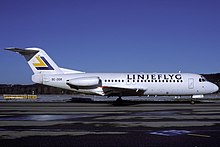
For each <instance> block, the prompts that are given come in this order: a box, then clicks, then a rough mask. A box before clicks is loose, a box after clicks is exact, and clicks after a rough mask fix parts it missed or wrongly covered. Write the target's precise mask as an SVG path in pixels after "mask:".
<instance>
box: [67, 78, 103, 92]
mask: <svg viewBox="0 0 220 147" xmlns="http://www.w3.org/2000/svg"><path fill="white" fill-rule="evenodd" d="M66 84H67V85H69V86H70V87H71V88H75V89H91V88H96V87H98V86H100V85H101V79H100V78H99V77H81V78H75V79H70V80H67V81H66Z"/></svg>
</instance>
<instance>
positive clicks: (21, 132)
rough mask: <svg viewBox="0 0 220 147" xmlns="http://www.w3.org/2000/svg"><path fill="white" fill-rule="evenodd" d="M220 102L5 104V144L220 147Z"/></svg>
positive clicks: (0, 111) (1, 115)
mask: <svg viewBox="0 0 220 147" xmlns="http://www.w3.org/2000/svg"><path fill="white" fill-rule="evenodd" d="M219 143H220V102H219V101H213V102H196V103H195V104H190V103H189V102H144V103H140V102H138V103H129V102H125V103H121V104H115V103H113V104H112V103H107V102H106V103H104V102H101V103H98V102H97V103H96V102H93V103H90V102H84V103H83V102H0V146H1V147H4V146H111V147H112V146H120V147H121V146H178V147H181V146H184V147H192V146H193V147H201V146H204V147H207V146H212V147H213V146H219Z"/></svg>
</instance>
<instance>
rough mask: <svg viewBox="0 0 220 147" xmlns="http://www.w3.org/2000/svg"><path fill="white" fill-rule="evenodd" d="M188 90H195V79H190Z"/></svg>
mask: <svg viewBox="0 0 220 147" xmlns="http://www.w3.org/2000/svg"><path fill="white" fill-rule="evenodd" d="M188 88H189V89H193V88H194V79H193V78H189V79H188Z"/></svg>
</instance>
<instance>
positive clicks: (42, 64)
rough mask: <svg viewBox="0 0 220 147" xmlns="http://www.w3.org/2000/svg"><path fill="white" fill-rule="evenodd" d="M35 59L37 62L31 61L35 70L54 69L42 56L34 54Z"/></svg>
mask: <svg viewBox="0 0 220 147" xmlns="http://www.w3.org/2000/svg"><path fill="white" fill-rule="evenodd" d="M35 59H36V60H37V62H35V63H33V65H34V67H35V68H36V69H37V70H54V69H53V67H52V66H51V65H50V64H49V62H48V61H47V60H46V59H45V58H44V57H41V56H36V57H35Z"/></svg>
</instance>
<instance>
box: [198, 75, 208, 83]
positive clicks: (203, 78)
mask: <svg viewBox="0 0 220 147" xmlns="http://www.w3.org/2000/svg"><path fill="white" fill-rule="evenodd" d="M205 81H207V80H206V78H205V77H203V76H201V77H200V78H199V82H205Z"/></svg>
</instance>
